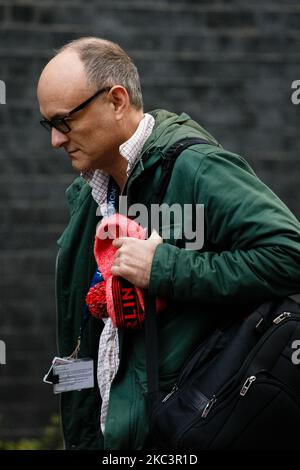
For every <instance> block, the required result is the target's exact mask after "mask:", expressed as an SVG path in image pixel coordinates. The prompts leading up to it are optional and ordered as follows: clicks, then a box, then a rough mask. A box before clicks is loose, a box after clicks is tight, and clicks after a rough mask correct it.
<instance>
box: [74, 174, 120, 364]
mask: <svg viewBox="0 0 300 470" xmlns="http://www.w3.org/2000/svg"><path fill="white" fill-rule="evenodd" d="M119 192H120V190H119V187H118V185H117V183H116V182H115V181H114V179H113V178H112V177H110V179H109V182H108V188H107V214H106V216H107V217H109V216H110V215H112V214H114V213H115V212H116V211H117V210H118V202H119V199H118V197H119ZM102 281H104V279H103V276H102V274H101V272H100V270H99V268H97V269H96V271H95V273H94V275H93V278H92V280H91V283H90V289H91V288H92V287H94V286H95V285H96V284H98V283H99V282H102ZM90 316H91V314H90V312H89V309H88V306H87V305H86V304H85V306H84V308H83V313H82V316H81V323H80V330H79V335H78V338H77V345H76V348H75V349H74V351H73V352H72V354H71V355H70V356H69V357H70V358H72V359H77V357H78V353H79V351H80V345H81V338H82V335H83V332H84V330H85V328H86V325H87V323H88V321H89V318H90Z"/></svg>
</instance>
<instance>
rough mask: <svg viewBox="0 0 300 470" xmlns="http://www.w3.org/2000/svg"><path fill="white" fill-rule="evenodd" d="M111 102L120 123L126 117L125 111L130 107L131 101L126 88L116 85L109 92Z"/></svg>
mask: <svg viewBox="0 0 300 470" xmlns="http://www.w3.org/2000/svg"><path fill="white" fill-rule="evenodd" d="M109 94H110V99H111V102H112V104H113V106H114V112H115V116H116V119H117V120H118V121H119V120H121V119H122V118H123V117H124V113H125V111H126V110H127V109H128V107H129V106H130V99H129V95H128V92H127V90H126V88H124V87H123V86H121V85H115V86H113V87H112V89H111V90H110V92H109Z"/></svg>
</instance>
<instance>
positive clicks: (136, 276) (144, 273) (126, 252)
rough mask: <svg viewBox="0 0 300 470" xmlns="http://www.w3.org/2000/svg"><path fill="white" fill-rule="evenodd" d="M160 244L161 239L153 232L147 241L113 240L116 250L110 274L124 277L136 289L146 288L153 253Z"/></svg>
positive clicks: (130, 238)
mask: <svg viewBox="0 0 300 470" xmlns="http://www.w3.org/2000/svg"><path fill="white" fill-rule="evenodd" d="M162 242H163V239H162V238H161V237H160V236H159V235H158V233H157V232H156V231H155V230H153V232H152V234H151V236H150V237H149V238H148V239H147V240H139V239H137V238H132V237H120V238H118V239H116V240H114V241H113V243H112V244H113V246H114V247H115V248H118V250H117V252H116V254H115V258H114V262H113V265H112V268H111V272H112V274H113V275H114V276H121V277H124V278H125V279H127V281H129V282H131V283H132V284H133V285H135V286H136V287H141V288H143V289H145V288H147V287H148V286H149V281H150V274H151V266H152V260H153V256H154V252H155V249H156V247H157V245H159V244H160V243H162Z"/></svg>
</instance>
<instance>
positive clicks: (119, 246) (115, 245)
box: [112, 237, 128, 248]
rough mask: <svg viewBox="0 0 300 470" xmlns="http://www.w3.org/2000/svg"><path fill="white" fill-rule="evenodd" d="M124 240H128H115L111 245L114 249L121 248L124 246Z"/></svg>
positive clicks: (124, 238) (126, 238)
mask: <svg viewBox="0 0 300 470" xmlns="http://www.w3.org/2000/svg"><path fill="white" fill-rule="evenodd" d="M126 240H128V237H120V238H116V239H115V240H113V242H112V245H113V246H114V247H115V248H121V246H122V245H123V244H124V242H125V241H126Z"/></svg>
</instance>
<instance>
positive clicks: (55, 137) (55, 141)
mask: <svg viewBox="0 0 300 470" xmlns="http://www.w3.org/2000/svg"><path fill="white" fill-rule="evenodd" d="M68 140H69V137H68V136H67V134H64V133H63V132H60V131H59V130H57V129H55V127H52V130H51V145H52V147H54V148H55V149H58V148H59V147H61V146H62V145H63V144H64V143H66V142H68Z"/></svg>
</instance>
